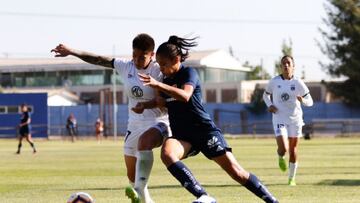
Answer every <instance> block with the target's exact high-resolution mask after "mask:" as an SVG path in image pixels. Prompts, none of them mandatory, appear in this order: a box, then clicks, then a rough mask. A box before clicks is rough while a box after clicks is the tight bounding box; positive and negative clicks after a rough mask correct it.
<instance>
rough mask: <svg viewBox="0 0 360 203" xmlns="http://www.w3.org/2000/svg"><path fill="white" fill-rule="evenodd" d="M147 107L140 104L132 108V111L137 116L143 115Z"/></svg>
mask: <svg viewBox="0 0 360 203" xmlns="http://www.w3.org/2000/svg"><path fill="white" fill-rule="evenodd" d="M144 109H145V106H144V104H143V103H142V102H138V103H137V104H136V106H134V107H132V108H131V110H132V111H133V112H135V113H137V114H142V113H143V112H144Z"/></svg>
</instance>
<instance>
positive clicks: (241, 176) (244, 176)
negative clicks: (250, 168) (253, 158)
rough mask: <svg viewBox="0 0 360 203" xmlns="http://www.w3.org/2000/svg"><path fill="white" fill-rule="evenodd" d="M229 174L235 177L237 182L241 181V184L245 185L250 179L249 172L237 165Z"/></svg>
mask: <svg viewBox="0 0 360 203" xmlns="http://www.w3.org/2000/svg"><path fill="white" fill-rule="evenodd" d="M229 175H230V176H231V178H232V179H234V180H235V181H236V182H238V183H240V184H241V185H244V184H245V183H246V182H247V180H248V179H249V173H248V172H247V171H245V170H244V169H242V168H239V167H236V166H233V167H232V169H231V171H230V173H229Z"/></svg>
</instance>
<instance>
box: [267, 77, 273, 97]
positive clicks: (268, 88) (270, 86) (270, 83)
mask: <svg viewBox="0 0 360 203" xmlns="http://www.w3.org/2000/svg"><path fill="white" fill-rule="evenodd" d="M273 84H274V79H271V80H270V81H269V83H268V84H267V86H266V88H265V93H266V94H272V93H273Z"/></svg>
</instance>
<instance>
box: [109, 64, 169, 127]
mask: <svg viewBox="0 0 360 203" xmlns="http://www.w3.org/2000/svg"><path fill="white" fill-rule="evenodd" d="M113 66H114V68H115V69H116V71H117V72H118V73H119V75H120V77H121V79H122V82H123V84H124V91H125V94H126V95H127V97H128V99H129V104H128V111H129V119H128V122H129V123H130V122H142V121H154V120H157V121H164V122H166V123H168V114H167V112H166V111H164V110H160V109H159V108H153V109H145V110H144V112H143V113H142V114H137V113H135V112H133V111H132V110H131V108H132V107H134V106H135V105H136V104H137V103H138V102H146V101H150V100H152V99H154V98H155V90H154V89H153V88H151V87H149V86H144V85H143V82H142V81H140V79H139V76H138V73H142V74H147V75H150V76H151V77H153V78H154V79H156V80H158V81H162V78H163V75H162V73H161V72H160V68H159V65H158V64H157V63H156V62H150V64H149V66H148V67H147V68H146V69H137V68H136V66H135V64H134V62H133V61H132V60H126V59H118V58H117V59H115V60H114V64H113Z"/></svg>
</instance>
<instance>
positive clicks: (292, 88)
mask: <svg viewBox="0 0 360 203" xmlns="http://www.w3.org/2000/svg"><path fill="white" fill-rule="evenodd" d="M271 97H272V98H271ZM263 99H264V101H265V103H266V105H267V106H268V110H269V112H271V113H272V122H273V127H274V132H275V136H276V143H277V146H278V148H277V153H278V155H279V160H278V161H279V167H280V169H281V171H284V172H285V171H286V170H287V164H286V161H285V153H286V152H287V151H289V156H290V157H289V180H288V184H289V185H291V186H295V185H296V182H295V175H296V170H297V167H298V162H297V159H298V158H297V147H298V143H299V138H300V137H301V136H302V126H303V125H304V121H303V112H302V109H301V104H303V105H304V106H312V105H313V100H312V98H311V95H310V92H309V89H308V87H307V86H306V85H305V83H304V82H303V81H302V80H301V79H298V78H296V77H294V59H293V57H292V56H288V55H285V56H283V57H282V59H281V74H280V75H279V76H275V77H274V78H272V79H271V80H270V82H269V83H268V85H267V87H266V89H265V92H264V95H263Z"/></svg>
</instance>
